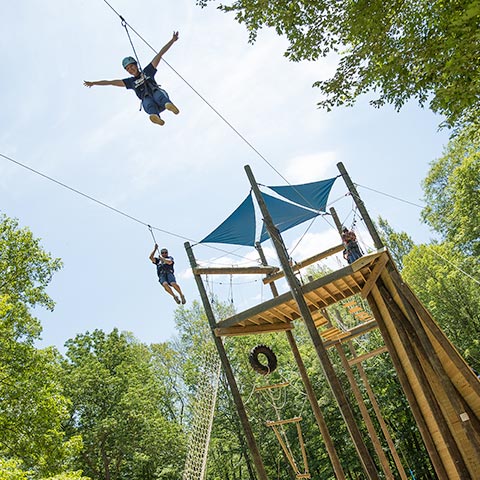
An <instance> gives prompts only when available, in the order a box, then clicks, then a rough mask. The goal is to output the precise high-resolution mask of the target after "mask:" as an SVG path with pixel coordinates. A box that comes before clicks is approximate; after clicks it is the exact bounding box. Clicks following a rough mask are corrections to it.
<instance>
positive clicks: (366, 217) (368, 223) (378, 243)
mask: <svg viewBox="0 0 480 480" xmlns="http://www.w3.org/2000/svg"><path fill="white" fill-rule="evenodd" d="M337 168H338V170H339V171H340V173H341V174H342V177H343V180H344V181H345V184H346V185H347V187H348V190H349V191H350V193H351V195H352V198H353V201H354V202H355V205H356V206H357V208H358V211H359V212H360V215H362V218H363V221H364V222H365V225H366V227H367V230H368V231H369V233H370V236H371V237H372V239H373V243H374V245H375V248H377V250H379V249H380V248H382V247H383V242H382V240H381V239H380V236H379V235H378V232H377V229H376V228H375V225H374V224H373V222H372V219H371V218H370V215H369V214H368V212H367V209H366V208H365V205H364V203H363V201H362V199H361V198H360V195H359V194H358V192H357V189H356V188H355V185H354V184H353V182H352V179H351V178H350V176H349V175H348V173H347V170H346V169H345V167H344V166H343V163H342V162H339V163H337Z"/></svg>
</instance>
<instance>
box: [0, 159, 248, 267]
mask: <svg viewBox="0 0 480 480" xmlns="http://www.w3.org/2000/svg"><path fill="white" fill-rule="evenodd" d="M0 157H2V158H4V159H5V160H8V161H9V162H12V163H14V164H16V165H18V166H20V167H23V168H25V169H26V170H29V171H30V172H33V173H35V174H36V175H40V176H41V177H43V178H45V179H47V180H49V181H50V182H53V183H56V184H57V185H60V186H61V187H63V188H66V189H67V190H70V191H71V192H74V193H76V194H77V195H81V196H82V197H85V198H87V199H88V200H91V201H92V202H95V203H98V204H99V205H101V206H102V207H105V208H108V209H109V210H112V211H113V212H115V213H118V214H120V215H123V216H124V217H126V218H128V219H130V220H133V221H134V222H137V223H140V224H141V225H143V226H145V227H147V228H148V229H149V230H150V233H151V234H152V237H153V238H154V240H155V236H154V235H153V231H152V230H157V231H158V232H162V233H165V234H166V235H170V236H172V237H177V238H180V239H182V240H187V241H189V242H192V243H194V244H197V243H199V242H198V241H197V240H192V239H191V238H188V237H184V236H183V235H179V234H177V233H173V232H169V231H168V230H164V229H162V228H159V227H153V226H151V225H150V224H148V223H147V222H144V221H142V220H140V219H138V218H136V217H134V216H132V215H129V214H128V213H125V212H123V211H122V210H119V209H118V208H115V207H112V206H111V205H108V204H107V203H105V202H102V201H101V200H98V199H96V198H94V197H92V196H91V195H87V194H86V193H83V192H81V191H80V190H77V189H76V188H73V187H70V186H69V185H67V184H66V183H63V182H60V181H59V180H56V179H55V178H53V177H50V176H49V175H46V174H45V173H42V172H40V171H38V170H35V169H34V168H32V167H29V166H28V165H25V164H24V163H21V162H19V161H17V160H14V159H13V158H11V157H8V156H7V155H4V154H3V153H0ZM155 243H156V242H155ZM202 245H204V246H205V247H207V248H211V249H213V250H218V251H219V252H223V253H227V254H228V255H233V256H235V257H238V258H241V259H245V260H246V259H247V257H245V256H243V255H238V254H236V253H233V252H228V251H227V250H223V249H221V248H218V247H213V246H211V245H206V244H202Z"/></svg>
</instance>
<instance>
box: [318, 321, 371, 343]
mask: <svg viewBox="0 0 480 480" xmlns="http://www.w3.org/2000/svg"><path fill="white" fill-rule="evenodd" d="M377 327H378V325H377V321H376V320H370V321H369V322H365V323H362V324H360V325H358V326H357V327H354V328H352V329H350V330H347V331H346V332H345V333H347V334H348V335H347V336H345V337H343V338H341V339H339V340H330V341H328V342H325V343H324V345H325V348H330V347H332V346H333V345H335V344H336V343H344V342H348V341H349V340H351V339H352V338H355V337H358V336H360V335H363V334H365V333H367V332H369V331H370V330H373V329H375V328H377Z"/></svg>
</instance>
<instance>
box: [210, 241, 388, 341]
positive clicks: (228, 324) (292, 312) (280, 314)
mask: <svg viewBox="0 0 480 480" xmlns="http://www.w3.org/2000/svg"><path fill="white" fill-rule="evenodd" d="M386 259H387V254H386V253H385V252H384V251H383V250H382V251H378V252H375V253H372V254H369V255H365V256H363V257H361V258H359V259H358V260H357V261H355V262H354V263H352V264H351V265H348V266H346V267H343V268H341V269H340V270H337V271H335V272H332V273H330V274H328V275H325V276H323V277H321V278H318V279H316V280H314V281H312V282H310V283H307V284H305V285H303V286H302V291H303V293H304V296H305V300H306V302H307V305H308V308H309V309H310V311H311V312H312V317H313V320H314V322H315V325H316V326H317V327H320V328H321V327H322V325H324V324H326V323H327V320H326V319H325V318H324V317H323V316H322V314H321V312H320V309H322V308H325V307H328V306H329V305H332V304H334V303H336V302H338V301H340V300H343V299H346V298H348V297H351V296H352V295H355V294H358V293H360V294H362V293H365V289H369V288H370V285H372V284H373V283H374V280H375V278H377V277H378V275H379V274H380V272H381V271H382V269H383V267H384V266H385V264H386ZM369 280H370V281H369ZM299 318H301V315H300V312H299V309H298V306H297V304H296V302H295V300H294V298H293V296H292V293H291V292H290V291H289V292H286V293H284V294H282V295H279V296H278V297H275V298H272V299H270V300H267V301H265V302H263V303H261V304H259V305H256V306H255V307H252V308H249V309H247V310H245V311H243V312H240V313H238V314H236V315H233V316H232V317H229V318H227V319H225V320H222V321H221V322H218V324H217V328H216V329H215V334H216V335H217V336H233V335H251V334H259V333H269V332H274V331H281V330H290V329H291V328H293V326H292V322H293V321H295V320H297V319H299ZM365 320H369V319H368V318H365ZM366 325H368V327H367V330H365V329H363V330H362V328H360V332H361V333H358V331H359V330H358V327H357V330H355V329H353V330H355V332H344V331H342V330H340V329H338V328H336V327H331V328H327V329H324V330H319V333H320V335H321V336H322V338H323V340H324V341H326V342H335V341H338V340H341V339H343V338H347V337H350V338H351V336H352V335H354V336H355V335H361V334H362V333H365V331H368V330H370V329H372V328H375V326H376V323H375V322H374V321H373V322H372V321H367V322H366ZM359 327H363V325H360V326H359Z"/></svg>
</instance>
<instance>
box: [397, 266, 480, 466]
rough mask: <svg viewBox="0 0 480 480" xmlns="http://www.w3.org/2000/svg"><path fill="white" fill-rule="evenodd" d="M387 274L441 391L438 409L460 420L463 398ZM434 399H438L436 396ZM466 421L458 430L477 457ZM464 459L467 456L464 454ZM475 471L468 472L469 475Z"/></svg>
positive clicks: (479, 448) (475, 436)
mask: <svg viewBox="0 0 480 480" xmlns="http://www.w3.org/2000/svg"><path fill="white" fill-rule="evenodd" d="M390 275H391V277H392V279H393V283H394V285H395V287H396V288H397V292H398V295H399V297H400V300H401V301H402V304H403V305H404V307H405V308H406V316H405V318H407V319H408V320H409V323H410V326H408V327H409V328H408V331H409V335H410V336H411V337H412V339H413V341H415V343H416V346H417V349H418V351H419V353H420V356H421V357H422V359H423V361H424V362H425V363H426V364H427V365H429V366H431V368H432V370H433V372H434V373H435V375H433V376H430V377H429V378H430V383H431V384H436V385H434V386H437V388H439V389H441V390H443V391H444V392H445V395H444V399H443V401H442V402H441V404H440V405H441V406H442V405H444V408H443V409H442V410H450V409H451V410H453V412H454V414H455V420H457V419H459V418H462V415H463V414H464V413H465V411H466V405H465V402H464V400H463V398H462V397H461V396H460V395H459V393H458V391H457V390H456V388H455V386H454V385H453V384H452V381H451V379H450V377H449V376H448V375H447V373H446V371H445V369H444V367H443V365H442V363H441V361H440V359H439V357H438V354H437V352H436V350H435V348H434V346H433V345H432V342H431V341H430V338H429V337H428V336H427V334H426V332H425V329H424V327H423V325H422V323H421V320H420V319H419V317H418V316H417V313H416V311H415V309H414V308H413V307H412V305H411V304H410V303H409V302H408V300H407V299H406V297H405V295H404V293H403V292H404V290H405V287H404V286H403V285H402V284H401V283H400V282H399V279H398V277H399V275H398V274H397V272H396V271H395V270H394V269H393V268H392V269H391V271H390ZM437 398H438V396H437ZM467 417H468V418H467V419H466V420H465V421H462V422H460V425H461V428H462V429H463V433H464V435H465V437H464V440H466V441H468V442H469V444H470V446H471V447H472V449H473V451H474V452H475V456H476V458H477V459H478V458H480V444H479V440H478V439H479V432H478V431H476V430H475V428H474V427H473V425H472V421H471V420H472V418H471V417H470V416H468V415H467ZM445 420H446V421H447V422H448V423H449V424H451V423H452V418H451V416H450V415H448V414H445ZM465 443H466V442H465V441H461V440H460V439H459V440H458V441H457V445H458V448H459V449H460V451H464V448H463V447H464V446H465ZM464 456H467V457H468V455H466V454H464ZM473 473H475V474H476V472H472V474H473Z"/></svg>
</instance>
